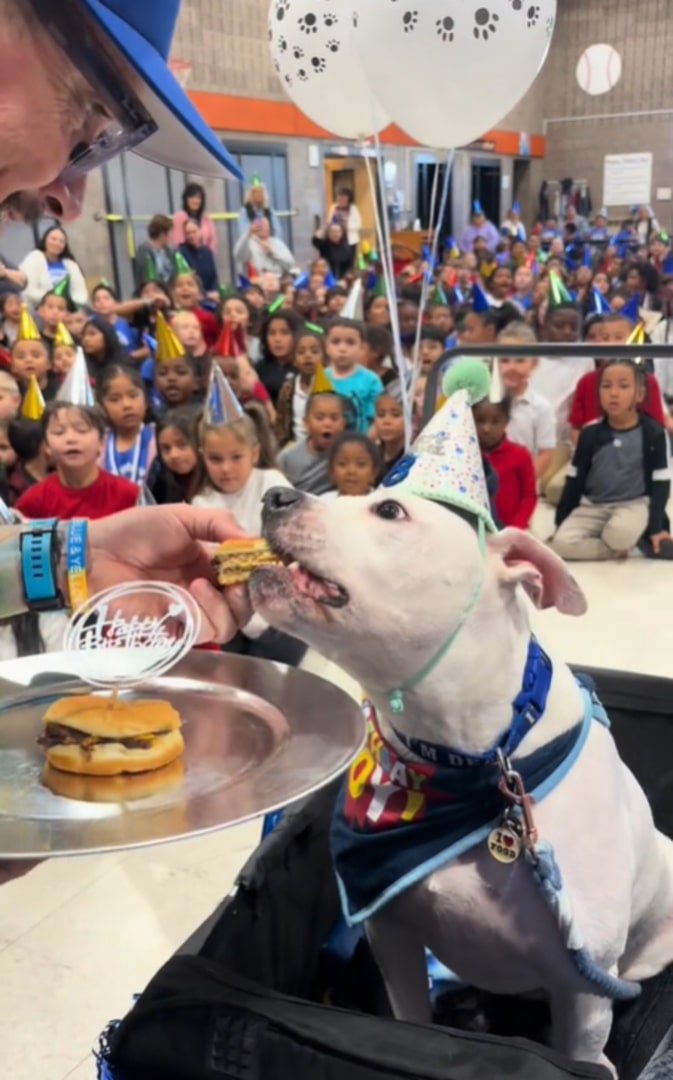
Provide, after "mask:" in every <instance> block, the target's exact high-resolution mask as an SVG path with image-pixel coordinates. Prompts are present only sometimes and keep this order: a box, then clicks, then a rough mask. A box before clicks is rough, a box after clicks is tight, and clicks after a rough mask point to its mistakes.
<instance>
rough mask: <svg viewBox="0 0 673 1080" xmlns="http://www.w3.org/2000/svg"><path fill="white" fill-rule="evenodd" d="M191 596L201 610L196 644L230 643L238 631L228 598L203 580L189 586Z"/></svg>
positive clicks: (235, 617) (200, 579) (236, 618)
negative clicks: (199, 631)
mask: <svg viewBox="0 0 673 1080" xmlns="http://www.w3.org/2000/svg"><path fill="white" fill-rule="evenodd" d="M189 591H190V593H191V595H192V596H193V597H194V599H195V600H196V602H197V604H198V605H199V608H200V609H201V633H200V635H199V640H198V644H199V645H205V644H206V642H209V641H216V642H218V644H220V645H222V644H224V643H225V642H226V641H230V640H231V638H233V636H234V634H236V633H237V631H238V629H239V625H240V624H239V622H238V617H237V614H235V613H234V611H233V609H232V607H231V606H230V605H229V601H228V598H227V597H226V596H225V594H224V593H223V592H222V591H221V590H218V589H216V588H215V587H214V586H213V585H211V583H210V582H209V581H206V580H205V578H199V579H198V580H197V581H193V582H192V584H191V585H190V586H189Z"/></svg>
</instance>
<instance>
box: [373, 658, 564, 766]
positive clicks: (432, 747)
mask: <svg viewBox="0 0 673 1080" xmlns="http://www.w3.org/2000/svg"><path fill="white" fill-rule="evenodd" d="M552 673H553V668H552V662H551V660H550V659H549V657H548V656H547V654H546V652H545V651H544V649H542V648H541V647H540V645H539V644H538V642H537V641H536V640H535V638H534V637H531V639H530V642H529V644H528V657H527V659H526V666H525V668H524V673H523V685H522V687H521V690H520V691H519V693H518V695H517V697H516V698H515V699H514V702H513V704H512V722H511V724H510V725H509V727H508V729H507V731H506V732H505V733H504V735H501V736H500V737H499V739H498V740H497V742H496V743H495V744H494V745H493V746H492V747H491V749H490V750H486V751H485V752H484V753H483V754H466V753H464V751H462V750H452V749H450V748H449V747H446V746H439V745H438V744H437V743H430V742H426V741H425V740H424V739H413V738H410V737H409V736H408V735H403V734H402V733H401V732H400V731H398V730H397V729H396V728H395V727H393V732H394V734H395V736H396V738H397V739H399V741H400V742H401V743H402V745H403V746H404V747H405V748H406V749H407V750H408V751H409V753H410V754H413V755H414V756H415V757H417V758H420V759H421V760H422V761H428V762H431V763H432V764H433V765H439V766H440V767H441V768H444V769H460V768H475V767H479V766H483V765H492V764H494V763H495V762H496V760H497V757H498V752H501V753H502V754H504V756H505V757H506V758H508V757H511V756H512V754H514V753H516V751H517V749H518V747H519V746H520V744H521V743H522V741H523V740H524V738H525V737H526V735H527V734H528V732H529V731H530V730H531V728H532V727H534V726H535V724H536V723H537V722H538V720H539V719H540V717H541V716H542V714H543V713H544V710H545V707H546V705H547V695H548V694H549V688H550V686H551V679H552Z"/></svg>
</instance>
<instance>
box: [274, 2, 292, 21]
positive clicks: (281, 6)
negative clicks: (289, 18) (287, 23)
mask: <svg viewBox="0 0 673 1080" xmlns="http://www.w3.org/2000/svg"><path fill="white" fill-rule="evenodd" d="M289 6H290V0H278V3H277V4H276V18H277V19H278V22H282V21H283V19H284V18H285V16H286V15H287V11H288V8H289Z"/></svg>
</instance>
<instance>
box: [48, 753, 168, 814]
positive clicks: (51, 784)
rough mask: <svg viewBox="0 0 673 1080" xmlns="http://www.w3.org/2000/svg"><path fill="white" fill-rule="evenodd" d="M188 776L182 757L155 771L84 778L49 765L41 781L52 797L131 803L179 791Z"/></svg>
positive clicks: (79, 774)
mask: <svg viewBox="0 0 673 1080" xmlns="http://www.w3.org/2000/svg"><path fill="white" fill-rule="evenodd" d="M184 774H185V769H184V765H183V763H182V761H181V759H180V758H177V759H176V760H175V761H173V762H171V764H170V765H164V767H163V768H162V769H154V771H153V772H142V773H134V774H133V775H128V774H127V775H126V776H124V775H120V776H83V775H82V774H81V773H70V772H62V771H61V769H55V768H54V767H53V766H52V765H49V764H46V765H45V766H44V769H43V770H42V775H41V777H40V780H41V782H42V784H44V786H45V787H46V788H47V789H48V790H49V791H51V793H52V794H53V795H59V796H61V798H64V799H77V800H78V801H79V802H95V803H128V802H136V801H138V800H139V799H151V798H152V797H153V796H155V795H163V794H164V793H165V792H168V791H170V790H171V789H175V788H179V787H180V785H181V784H182V780H183V777H184Z"/></svg>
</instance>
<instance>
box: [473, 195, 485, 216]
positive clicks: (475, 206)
mask: <svg viewBox="0 0 673 1080" xmlns="http://www.w3.org/2000/svg"><path fill="white" fill-rule="evenodd" d="M483 212H484V211H483V210H482V208H481V203H480V202H479V199H475V200H474V202H473V203H472V213H473V214H483Z"/></svg>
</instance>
